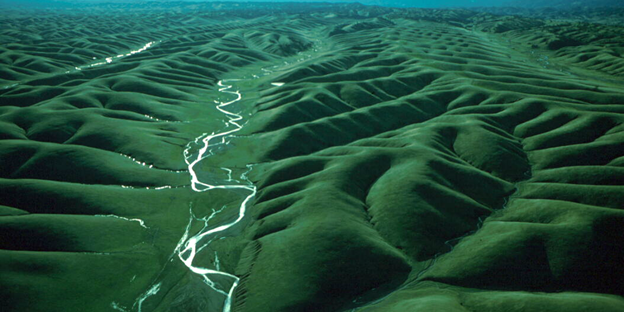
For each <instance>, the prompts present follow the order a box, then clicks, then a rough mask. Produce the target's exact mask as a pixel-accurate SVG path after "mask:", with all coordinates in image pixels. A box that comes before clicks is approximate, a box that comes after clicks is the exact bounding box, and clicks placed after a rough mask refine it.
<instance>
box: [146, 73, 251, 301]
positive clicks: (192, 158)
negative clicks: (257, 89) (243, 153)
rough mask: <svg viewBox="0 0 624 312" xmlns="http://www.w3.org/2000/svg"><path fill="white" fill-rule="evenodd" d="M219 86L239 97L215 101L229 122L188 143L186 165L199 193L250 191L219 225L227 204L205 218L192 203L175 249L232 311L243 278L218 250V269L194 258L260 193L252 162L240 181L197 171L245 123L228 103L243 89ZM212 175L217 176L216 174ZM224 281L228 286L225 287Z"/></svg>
mask: <svg viewBox="0 0 624 312" xmlns="http://www.w3.org/2000/svg"><path fill="white" fill-rule="evenodd" d="M232 81H233V80H232ZM218 85H219V92H222V93H225V94H228V95H235V96H236V98H235V99H233V100H231V101H227V102H219V101H215V103H216V104H217V105H216V108H217V109H218V110H219V111H220V112H222V113H223V114H224V115H225V116H226V117H227V119H228V120H227V122H226V125H227V126H226V128H225V129H224V130H223V131H222V132H218V133H215V132H213V133H211V134H207V133H204V134H202V135H201V136H199V137H197V138H196V139H195V140H194V141H192V142H190V143H189V144H188V145H187V147H186V149H185V151H184V158H185V161H186V164H187V165H188V171H189V174H190V175H191V186H192V188H193V190H194V191H196V192H205V191H209V190H215V189H238V190H243V191H244V192H247V194H246V195H245V197H244V199H243V200H242V202H241V203H240V206H239V207H238V214H237V217H236V219H235V220H233V221H231V222H228V223H226V224H222V225H218V226H209V225H208V223H209V221H211V220H212V219H213V218H214V217H215V216H217V215H218V214H219V213H220V212H222V211H223V210H224V208H225V206H224V207H222V208H221V209H219V210H213V212H212V214H210V215H209V216H206V217H201V218H198V217H196V216H195V215H194V213H193V207H192V206H190V208H189V213H190V218H189V223H188V224H187V227H186V230H185V232H184V235H183V236H182V238H181V239H180V241H179V243H178V245H177V247H176V248H175V251H174V254H177V256H178V258H179V259H180V260H181V261H182V263H183V264H184V265H185V266H186V267H187V268H188V269H189V270H191V272H193V273H195V274H197V275H199V276H201V277H202V279H203V282H204V283H205V284H206V285H208V286H209V287H210V288H212V289H213V290H214V291H215V292H217V293H219V294H221V295H223V297H224V299H223V309H222V311H223V312H229V311H230V310H231V306H232V297H233V295H234V290H235V289H236V287H237V286H238V284H239V278H238V277H237V276H235V275H233V274H230V273H227V272H224V271H221V270H220V268H219V258H218V256H217V254H216V252H215V254H214V266H215V268H214V269H211V268H206V267H202V266H201V265H199V264H196V263H194V260H195V259H196V256H197V255H198V253H199V252H200V251H202V250H203V249H204V248H206V247H207V246H208V245H209V244H210V243H212V242H213V241H215V240H217V239H222V238H224V237H225V236H226V231H227V230H228V229H230V228H232V227H233V226H235V225H237V224H238V223H239V222H241V220H243V218H245V215H246V212H247V205H248V204H249V202H250V200H251V199H252V198H253V197H254V196H255V195H256V187H255V186H254V185H253V184H252V183H251V181H249V179H248V178H247V174H248V173H249V171H251V169H252V166H251V165H247V170H246V171H245V172H243V173H242V174H241V175H240V181H239V180H235V179H232V171H233V170H232V169H229V168H220V169H221V170H224V171H225V172H226V173H227V179H222V181H218V182H208V181H205V180H202V179H201V178H200V177H199V174H198V172H197V171H196V166H197V165H198V163H200V162H201V161H202V160H204V159H206V158H207V157H210V156H211V155H213V154H214V152H213V150H214V149H215V148H219V147H223V146H224V145H227V144H229V143H230V141H229V139H230V137H231V135H232V134H234V133H236V132H238V131H240V130H241V129H242V128H243V124H241V123H242V120H243V118H244V117H243V116H242V115H240V114H237V113H234V112H232V111H230V110H228V106H230V105H232V104H234V103H236V102H238V101H240V100H241V99H242V95H241V93H240V92H239V91H232V90H231V89H232V85H226V84H225V81H224V80H221V81H219V83H218ZM196 146H199V147H200V148H199V150H198V151H197V152H192V150H193V148H194V147H196ZM211 178H212V179H214V177H211ZM241 181H242V182H241ZM235 183H236V184H235ZM197 222H199V223H200V224H202V223H203V225H202V229H201V230H200V231H199V232H198V233H197V234H194V235H191V233H190V231H191V228H192V227H193V224H195V223H197ZM224 280H226V281H225V282H224ZM224 284H225V285H226V286H223V285H224ZM159 290H160V284H156V285H153V287H152V288H151V289H150V290H149V291H148V292H147V293H146V294H145V295H144V296H142V298H141V299H140V301H139V302H138V310H139V311H140V310H141V305H142V302H143V301H144V300H145V299H146V298H147V297H149V296H151V295H154V294H156V293H157V292H158V291H159Z"/></svg>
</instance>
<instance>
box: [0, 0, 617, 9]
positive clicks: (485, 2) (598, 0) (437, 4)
mask: <svg viewBox="0 0 624 312" xmlns="http://www.w3.org/2000/svg"><path fill="white" fill-rule="evenodd" d="M181 1H185V2H301V3H306V2H308V3H309V2H331V3H361V4H366V5H379V6H388V7H417V8H444V7H489V6H498V7H501V6H518V7H559V8H570V7H578V6H585V7H604V6H619V7H624V1H621V0H579V1H567V0H499V1H496V0H437V1H425V0H361V1H341V0H333V1H331V0H329V1H328V0H318V1H317V0H307V1H288V0H277V1H260V0H258V1H256V0H249V1H235V0H222V1H202V0H181ZM2 2H3V3H4V5H7V4H11V5H32V4H46V5H49V4H54V5H66V4H71V3H73V4H89V3H145V2H150V1H144V0H19V1H18V0H4V1H2ZM155 2H179V1H170V0H155ZM3 3H0V5H2V4H3Z"/></svg>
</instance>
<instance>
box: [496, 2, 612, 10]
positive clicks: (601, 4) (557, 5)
mask: <svg viewBox="0 0 624 312" xmlns="http://www.w3.org/2000/svg"><path fill="white" fill-rule="evenodd" d="M504 6H517V7H525V8H540V7H552V8H558V9H565V8H570V7H624V1H623V0H577V1H570V0H512V1H509V2H507V3H506V4H505V5H504Z"/></svg>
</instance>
